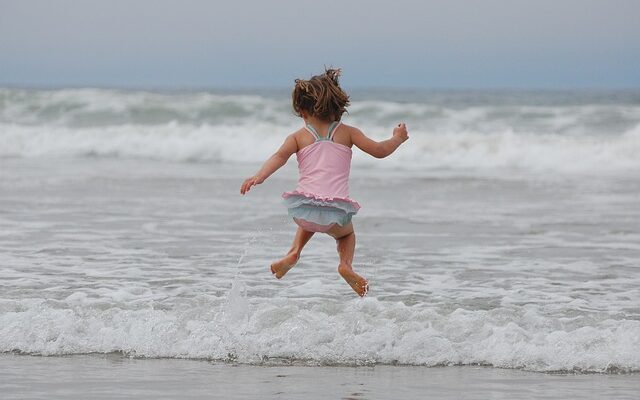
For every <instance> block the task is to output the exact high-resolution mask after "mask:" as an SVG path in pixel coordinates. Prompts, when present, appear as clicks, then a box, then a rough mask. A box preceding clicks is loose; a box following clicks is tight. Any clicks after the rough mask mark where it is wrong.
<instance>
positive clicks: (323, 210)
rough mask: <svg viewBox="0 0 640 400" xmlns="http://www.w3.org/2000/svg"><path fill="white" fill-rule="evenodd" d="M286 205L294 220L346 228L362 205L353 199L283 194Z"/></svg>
mask: <svg viewBox="0 0 640 400" xmlns="http://www.w3.org/2000/svg"><path fill="white" fill-rule="evenodd" d="M282 197H283V198H284V204H285V206H286V207H287V209H288V211H289V215H290V216H291V217H293V218H297V219H303V220H305V221H309V222H312V223H314V224H318V225H331V224H338V225H340V226H345V225H347V224H348V223H349V222H351V217H353V216H354V215H356V214H357V213H358V209H359V208H360V205H359V204H358V203H357V202H356V201H353V200H351V199H343V198H337V197H322V196H315V195H310V194H305V193H300V192H285V193H283V194H282Z"/></svg>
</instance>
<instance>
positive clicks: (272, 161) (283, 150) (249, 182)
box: [240, 134, 298, 194]
mask: <svg viewBox="0 0 640 400" xmlns="http://www.w3.org/2000/svg"><path fill="white" fill-rule="evenodd" d="M296 151H298V143H297V142H296V138H295V135H294V134H291V135H289V136H288V137H287V138H286V139H285V141H284V143H283V144H282V146H280V148H279V149H278V151H276V152H275V153H274V154H273V155H272V156H271V157H269V159H268V160H267V161H265V163H264V165H263V166H262V168H260V171H258V172H257V173H256V174H255V175H254V176H250V177H249V178H247V179H245V180H244V182H243V183H242V186H241V187H240V193H241V194H245V193H247V192H248V191H249V189H251V187H252V186H255V185H259V184H261V183H262V182H264V181H265V180H266V179H267V178H268V177H269V176H271V174H273V173H274V172H276V171H277V170H278V169H279V168H280V167H282V166H283V165H285V164H286V163H287V160H288V159H289V157H291V155H292V154H293V153H295V152H296Z"/></svg>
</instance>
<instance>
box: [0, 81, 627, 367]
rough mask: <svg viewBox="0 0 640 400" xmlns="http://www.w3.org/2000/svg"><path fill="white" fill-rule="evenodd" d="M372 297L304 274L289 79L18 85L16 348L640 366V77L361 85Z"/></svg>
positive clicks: (10, 173) (10, 289)
mask: <svg viewBox="0 0 640 400" xmlns="http://www.w3.org/2000/svg"><path fill="white" fill-rule="evenodd" d="M351 94H352V102H353V104H352V105H351V106H350V107H349V114H347V115H345V117H344V119H343V121H344V122H345V123H347V124H352V125H355V126H358V127H360V128H361V129H362V130H363V131H364V132H365V133H366V134H367V135H369V136H371V137H372V138H374V139H376V140H382V139H385V138H388V137H390V135H391V131H392V129H393V127H394V126H395V125H396V124H397V123H399V122H406V123H407V126H408V129H409V135H410V140H409V141H408V142H406V143H405V144H403V145H402V147H400V148H399V149H398V151H397V152H396V153H394V154H393V155H392V156H390V157H388V158H386V159H383V160H378V159H375V158H372V157H370V156H368V155H366V154H364V153H362V152H361V151H359V150H357V149H356V148H355V147H354V159H353V170H352V179H351V183H350V188H351V197H352V198H354V199H356V200H357V201H358V202H360V204H361V205H362V209H361V211H360V212H359V214H358V215H357V216H356V217H354V226H355V230H356V235H357V241H358V243H357V248H356V257H355V261H354V268H355V269H356V271H358V272H359V273H360V274H362V275H363V276H365V277H366V278H367V279H368V280H369V281H370V285H371V292H370V293H369V295H368V296H367V297H365V298H364V299H360V298H358V297H357V296H356V295H355V293H354V292H352V291H351V289H350V288H349V286H348V285H347V284H346V283H345V282H344V281H343V280H342V279H341V278H340V276H339V275H338V274H337V263H338V258H337V255H336V250H335V243H334V241H333V240H332V239H330V238H329V237H326V236H320V235H316V236H315V237H314V238H312V240H311V242H310V243H309V245H308V246H307V248H306V249H305V251H304V252H303V255H302V258H301V261H300V262H299V264H298V265H297V266H296V267H294V268H293V269H292V270H291V271H290V272H289V273H288V274H287V275H286V276H285V277H284V278H283V279H282V280H276V279H275V278H274V277H273V276H272V275H271V273H270V271H269V264H270V263H271V262H272V261H273V260H276V259H278V258H279V257H282V256H283V255H284V254H285V253H286V251H287V250H288V248H289V246H290V244H291V240H292V238H293V235H294V232H295V229H296V227H295V225H294V224H293V223H292V221H290V220H289V219H288V218H287V216H286V210H285V208H284V207H283V205H282V204H281V199H280V194H281V193H282V192H283V191H285V190H290V189H292V188H293V187H294V186H295V180H296V166H295V160H294V158H292V159H291V160H290V162H289V163H288V164H287V165H286V166H285V167H284V168H283V169H282V170H281V171H278V172H277V173H276V174H275V175H274V176H272V177H271V178H269V179H268V180H267V181H266V182H265V183H264V184H262V185H260V186H257V187H255V188H253V189H252V190H251V191H250V192H249V194H248V195H246V196H245V197H242V196H240V194H239V188H240V184H241V183H242V180H243V179H244V178H246V177H247V176H250V175H252V174H253V173H255V172H256V170H257V169H258V168H259V167H260V164H261V163H262V162H263V161H264V160H266V159H267V158H268V157H269V156H270V155H271V154H272V153H273V152H274V151H275V150H276V149H277V148H278V146H279V145H280V144H281V142H282V141H283V140H284V138H285V137H286V136H287V135H288V134H290V133H291V132H293V131H294V130H296V129H298V128H299V127H300V126H301V120H300V119H299V118H297V117H295V116H294V115H293V113H292V111H291V106H290V99H289V94H288V93H287V91H285V90H255V91H249V90H245V91H213V90H210V91H176V92H159V91H142V90H128V91H126V90H115V89H51V90H32V89H0V352H5V353H8V352H11V353H18V354H34V355H48V356H64V355H71V354H85V353H122V354H126V355H129V356H132V357H152V358H156V357H161V358H186V359H205V360H213V361H220V362H231V363H235V364H237V363H240V364H251V365H283V364H284V365H289V364H294V365H298V364H301V365H340V366H360V365H369V366H370V365H380V364H384V365H407V366H409V365H411V366H443V365H444V366H446V365H484V366H493V367H501V368H515V369H525V370H530V371H544V372H550V371H553V372H557V371H565V372H566V371H571V372H597V373H613V372H616V373H617V372H638V371H640V92H639V91H634V90H621V91H573V92H570V91H566V92H560V91H417V90H415V91H390V90H386V91H385V90H356V89H354V90H352V91H351Z"/></svg>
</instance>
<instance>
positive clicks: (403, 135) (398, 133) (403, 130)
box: [393, 122, 409, 143]
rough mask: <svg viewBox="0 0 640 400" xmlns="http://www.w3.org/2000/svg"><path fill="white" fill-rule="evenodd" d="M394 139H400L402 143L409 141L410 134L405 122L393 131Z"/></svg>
mask: <svg viewBox="0 0 640 400" xmlns="http://www.w3.org/2000/svg"><path fill="white" fill-rule="evenodd" d="M393 137H397V138H398V139H400V140H401V142H400V143H403V142H404V141H406V140H409V132H407V125H405V123H404V122H403V123H400V124H398V126H396V127H395V128H394V129H393Z"/></svg>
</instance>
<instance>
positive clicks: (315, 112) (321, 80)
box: [291, 68, 349, 121]
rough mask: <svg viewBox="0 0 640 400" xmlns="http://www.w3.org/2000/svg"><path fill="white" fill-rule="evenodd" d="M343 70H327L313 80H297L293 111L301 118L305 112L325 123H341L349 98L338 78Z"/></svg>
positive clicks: (293, 95) (293, 93)
mask: <svg viewBox="0 0 640 400" xmlns="http://www.w3.org/2000/svg"><path fill="white" fill-rule="evenodd" d="M340 73H341V70H340V69H339V68H337V69H327V68H325V71H324V74H322V75H316V76H313V77H311V79H309V80H308V81H307V80H303V79H296V81H295V82H296V85H295V87H294V88H293V92H292V93H291V99H292V101H293V110H294V111H295V113H296V115H297V116H299V117H301V116H302V115H301V112H302V111H304V112H306V113H308V114H309V115H311V116H313V117H316V118H320V119H321V120H323V121H340V118H342V114H344V113H345V112H346V111H347V106H348V105H349V96H348V95H347V94H346V93H345V92H344V90H342V89H341V88H340V85H339V84H338V77H339V76H340Z"/></svg>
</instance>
